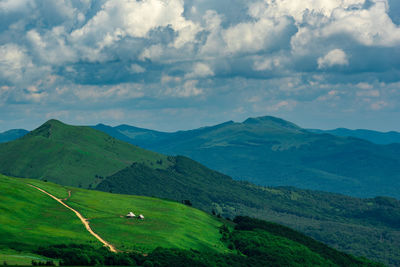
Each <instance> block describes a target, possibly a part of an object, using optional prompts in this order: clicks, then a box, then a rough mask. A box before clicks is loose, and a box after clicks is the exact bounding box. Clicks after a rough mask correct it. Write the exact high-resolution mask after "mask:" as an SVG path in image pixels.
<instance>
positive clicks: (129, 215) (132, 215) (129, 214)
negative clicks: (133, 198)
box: [126, 211, 136, 218]
mask: <svg viewBox="0 0 400 267" xmlns="http://www.w3.org/2000/svg"><path fill="white" fill-rule="evenodd" d="M135 217H136V215H135V214H134V213H133V212H132V211H131V212H129V213H128V214H127V215H126V218H135Z"/></svg>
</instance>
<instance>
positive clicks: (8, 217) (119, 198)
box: [0, 175, 375, 266]
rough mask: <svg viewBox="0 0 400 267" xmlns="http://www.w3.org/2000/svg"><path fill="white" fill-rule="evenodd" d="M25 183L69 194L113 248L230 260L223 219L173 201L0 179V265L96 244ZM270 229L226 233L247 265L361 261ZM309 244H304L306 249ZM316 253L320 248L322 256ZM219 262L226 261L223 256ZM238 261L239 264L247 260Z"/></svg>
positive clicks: (62, 210)
mask: <svg viewBox="0 0 400 267" xmlns="http://www.w3.org/2000/svg"><path fill="white" fill-rule="evenodd" d="M27 183H31V184H34V185H36V186H39V187H41V188H43V189H45V190H46V191H48V192H50V193H51V194H54V195H55V196H57V197H59V198H63V197H66V196H67V195H68V194H67V192H68V191H72V196H71V198H69V199H68V200H67V201H66V202H67V204H68V205H70V206H72V207H73V208H75V209H77V210H78V211H79V212H81V213H82V214H83V215H84V216H85V217H88V218H89V220H90V224H91V227H92V228H93V229H94V231H95V232H97V233H98V234H100V235H101V236H102V237H103V238H105V239H106V240H107V241H109V242H111V243H113V244H114V245H115V246H116V247H117V248H118V249H120V250H123V251H140V252H148V253H149V252H151V251H152V250H153V249H155V248H156V247H159V246H161V247H165V248H182V249H186V250H188V249H195V250H198V251H200V252H201V253H209V254H204V255H215V254H213V253H228V254H229V255H233V256H235V257H237V255H236V254H235V253H234V254H230V253H231V252H230V250H228V249H227V248H226V244H224V243H223V241H221V232H220V226H221V225H222V224H223V221H220V220H218V219H217V218H215V217H213V216H210V215H209V214H206V213H204V212H202V211H199V210H196V209H193V208H190V207H187V206H184V205H181V204H179V203H176V202H171V201H165V200H160V199H154V198H148V197H138V196H129V195H116V194H108V193H103V192H96V191H89V190H84V189H78V188H73V187H63V186H60V185H56V184H52V183H50V182H48V183H46V182H43V181H39V180H32V179H18V178H10V177H6V176H3V175H1V176H0V192H1V195H0V196H1V201H0V210H1V213H0V222H1V223H0V259H2V260H5V261H7V262H8V263H9V264H11V263H13V264H27V263H30V261H31V260H32V259H34V260H46V258H43V257H41V256H37V255H35V254H32V253H31V251H34V250H35V249H37V248H38V247H47V246H49V245H52V244H61V243H86V244H91V245H94V246H99V242H98V241H96V240H94V238H92V237H91V236H90V235H89V234H88V233H87V232H86V230H84V227H83V226H82V225H81V223H80V221H79V220H78V219H77V218H76V217H75V215H74V214H73V213H72V212H70V211H69V210H68V209H66V208H65V207H63V206H62V205H60V204H59V203H57V202H55V201H54V200H53V199H51V198H50V197H48V196H47V195H45V194H43V193H41V192H39V191H37V190H36V189H34V188H32V187H29V186H28V185H27ZM129 210H133V211H135V212H138V213H139V212H141V213H143V214H145V216H146V219H145V220H144V221H137V220H130V219H125V218H121V217H120V216H121V215H124V214H125V213H126V212H127V211H129ZM249 220H250V219H249ZM247 222H249V221H247ZM251 222H252V221H251V220H250V223H251ZM225 223H227V222H226V221H225ZM247 224H248V223H247ZM277 227H278V229H280V230H279V231H276V230H275V232H271V233H268V232H266V231H268V229H267V228H268V227H267V228H266V229H263V230H256V229H255V230H254V231H253V230H252V231H248V230H247V229H244V230H246V231H242V230H243V229H239V230H235V231H233V232H231V233H232V238H233V239H232V241H229V242H234V243H235V246H237V248H238V250H240V252H241V253H244V254H245V255H247V256H249V257H254V258H253V259H250V261H249V262H248V264H251V261H252V260H257V262H265V264H266V265H269V264H270V263H273V262H275V263H278V262H285V263H287V265H289V266H296V264H301V263H306V264H307V265H310V264H311V265H317V266H326V265H331V264H332V263H336V264H337V261H338V260H340V259H341V258H343V257H345V258H348V259H349V260H350V262H353V263H354V264H357V265H359V263H360V262H361V263H363V264H364V263H367V262H366V261H363V260H360V259H356V258H354V257H352V256H348V255H346V254H344V253H341V252H337V251H335V250H334V249H331V248H327V247H326V246H325V245H323V244H321V243H318V242H316V241H314V240H312V239H310V238H308V237H305V236H304V235H302V234H300V233H298V232H295V231H293V230H290V229H287V228H282V227H280V226H274V228H277ZM231 231H232V229H231ZM299 237H300V239H299ZM228 240H229V238H228ZM296 240H299V242H298V241H296ZM304 240H309V241H307V242H304ZM308 244H311V246H310V247H308ZM239 245H240V248H239ZM318 247H321V248H324V247H326V249H325V250H324V251H321V250H319V249H318ZM188 253H190V252H188ZM254 253H256V254H254ZM260 253H261V254H260ZM220 255H222V254H220ZM212 257H213V256H212ZM222 257H224V256H222ZM226 257H229V256H228V255H227V254H226ZM241 260H243V261H245V260H246V258H241ZM363 264H362V265H363ZM371 264H372V265H374V266H375V264H373V263H371Z"/></svg>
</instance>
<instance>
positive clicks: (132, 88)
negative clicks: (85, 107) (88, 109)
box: [74, 84, 144, 102]
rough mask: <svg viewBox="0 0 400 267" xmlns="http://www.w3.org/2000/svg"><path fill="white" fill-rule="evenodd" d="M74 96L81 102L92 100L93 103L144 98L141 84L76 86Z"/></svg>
mask: <svg viewBox="0 0 400 267" xmlns="http://www.w3.org/2000/svg"><path fill="white" fill-rule="evenodd" d="M75 87H76V88H75V89H74V94H75V95H76V96H77V97H78V98H79V99H80V100H90V101H93V102H97V101H101V102H103V101H104V99H107V100H111V99H113V100H117V101H119V100H126V99H134V98H139V97H143V96H144V92H143V91H142V88H141V85H139V84H118V85H112V86H102V87H98V86H82V85H75Z"/></svg>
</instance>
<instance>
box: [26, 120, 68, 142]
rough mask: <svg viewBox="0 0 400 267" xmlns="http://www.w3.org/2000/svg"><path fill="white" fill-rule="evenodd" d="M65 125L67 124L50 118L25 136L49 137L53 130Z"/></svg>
mask: <svg viewBox="0 0 400 267" xmlns="http://www.w3.org/2000/svg"><path fill="white" fill-rule="evenodd" d="M65 126H67V124H65V123H63V122H61V121H59V120H56V119H50V120H48V121H46V122H45V123H43V124H42V125H41V126H39V128H36V129H35V130H33V131H32V132H30V133H29V134H28V135H27V136H42V137H46V138H50V136H51V134H52V132H53V131H54V130H57V129H60V128H64V127H65Z"/></svg>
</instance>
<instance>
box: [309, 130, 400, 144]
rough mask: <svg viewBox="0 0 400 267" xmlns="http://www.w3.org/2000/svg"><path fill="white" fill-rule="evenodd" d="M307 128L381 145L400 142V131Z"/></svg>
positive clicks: (314, 131)
mask: <svg viewBox="0 0 400 267" xmlns="http://www.w3.org/2000/svg"><path fill="white" fill-rule="evenodd" d="M307 130H308V131H310V132H313V133H321V134H324V133H327V134H332V135H336V136H349V137H356V138H360V139H364V140H367V141H370V142H371V143H375V144H380V145H388V144H393V143H400V133H399V132H395V131H390V132H378V131H371V130H364V129H357V130H350V129H346V128H337V129H333V130H318V129H307Z"/></svg>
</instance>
